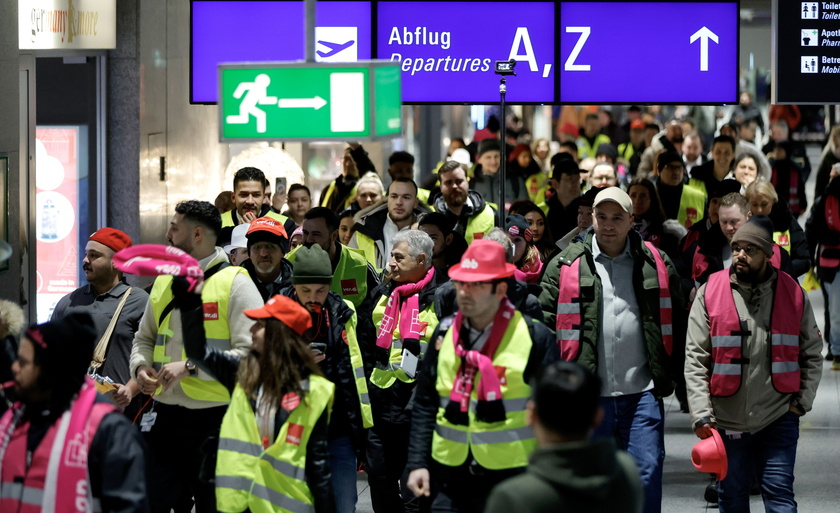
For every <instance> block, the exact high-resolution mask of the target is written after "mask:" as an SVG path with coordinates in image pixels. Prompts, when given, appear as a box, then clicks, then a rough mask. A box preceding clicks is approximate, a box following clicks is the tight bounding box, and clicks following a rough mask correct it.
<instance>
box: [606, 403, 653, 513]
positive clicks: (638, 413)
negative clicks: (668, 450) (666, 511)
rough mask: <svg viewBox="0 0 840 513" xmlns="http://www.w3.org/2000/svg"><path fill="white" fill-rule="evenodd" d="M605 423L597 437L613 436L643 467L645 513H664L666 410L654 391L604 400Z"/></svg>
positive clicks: (640, 467) (640, 468) (641, 471)
mask: <svg viewBox="0 0 840 513" xmlns="http://www.w3.org/2000/svg"><path fill="white" fill-rule="evenodd" d="M601 408H603V409H604V421H603V422H601V425H600V426H598V427H597V428H596V429H595V437H596V438H601V437H604V438H605V437H613V438H615V440H616V442H617V443H618V446H619V448H621V449H623V450H625V451H627V452H628V453H630V456H632V457H633V459H634V460H635V461H636V465H637V466H638V467H639V474H640V476H641V478H642V486H643V487H644V493H645V505H644V510H643V511H644V513H659V512H660V511H662V464H663V463H664V462H665V410H664V408H663V406H662V401H658V400H657V399H656V398H655V397H654V396H653V393H652V392H642V393H641V394H631V395H624V396H619V397H602V398H601Z"/></svg>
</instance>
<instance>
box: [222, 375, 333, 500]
mask: <svg viewBox="0 0 840 513" xmlns="http://www.w3.org/2000/svg"><path fill="white" fill-rule="evenodd" d="M304 389H307V390H308V393H307V394H306V396H305V397H304V398H302V399H301V401H300V403H299V404H298V406H297V407H296V408H295V409H294V410H292V412H291V413H290V414H289V418H288V419H287V420H286V422H285V423H284V424H283V426H282V427H281V428H280V432H279V433H278V435H277V439H276V440H274V443H272V444H271V445H270V446H269V447H268V449H264V448H263V445H262V441H261V440H262V439H261V437H260V431H259V427H258V426H257V421H256V416H255V414H254V409H253V408H252V407H251V403H250V401H249V399H248V397H247V396H246V395H245V391H244V390H243V389H242V387H241V386H239V385H238V384H237V385H236V388H234V390H233V397H232V398H231V401H230V406H229V407H228V410H227V413H225V418H224V420H222V429H221V432H220V433H219V452H218V458H217V460H216V508H217V509H218V510H219V511H222V512H225V513H239V512H241V511H245V510H246V509H250V510H251V511H253V512H255V513H257V512H260V513H261V512H265V513H270V512H277V511H282V512H291V513H309V512H314V511H315V508H314V507H313V503H314V500H313V498H312V491H311V490H310V489H309V485H308V484H307V483H306V448H307V445H308V444H309V438H310V436H311V435H312V429H313V428H314V427H315V425H316V424H317V422H318V419H320V418H321V415H323V413H324V410H327V411H329V410H331V409H332V402H333V396H334V393H335V385H333V384H332V383H331V382H330V381H329V380H327V379H325V378H322V377H321V376H310V377H309V379H308V380H306V381H305V382H304Z"/></svg>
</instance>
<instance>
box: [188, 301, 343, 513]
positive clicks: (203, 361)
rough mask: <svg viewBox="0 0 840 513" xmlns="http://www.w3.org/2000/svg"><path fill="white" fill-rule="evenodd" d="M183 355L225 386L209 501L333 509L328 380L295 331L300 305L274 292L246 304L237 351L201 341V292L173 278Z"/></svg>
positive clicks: (301, 319) (302, 314)
mask: <svg viewBox="0 0 840 513" xmlns="http://www.w3.org/2000/svg"><path fill="white" fill-rule="evenodd" d="M173 289H180V291H177V290H175V301H176V306H177V307H178V308H179V309H180V310H181V319H182V324H183V326H182V329H183V331H184V341H185V346H186V347H185V349H186V353H187V356H188V357H189V360H190V361H191V362H193V363H195V365H196V366H197V367H198V368H200V369H201V370H202V371H204V372H206V373H208V374H210V375H211V376H212V377H214V378H215V379H217V380H218V381H219V382H220V383H221V384H223V385H224V386H225V387H227V389H228V390H229V391H230V392H231V401H230V406H229V408H228V411H227V413H226V414H225V417H224V420H223V421H222V427H221V432H220V434H219V449H218V453H217V461H216V479H215V482H216V507H217V509H218V510H219V511H222V512H230V513H239V512H242V511H252V512H266V513H268V512H277V511H279V512H297V511H311V512H314V513H326V512H334V511H335V501H334V498H333V493H332V486H331V484H330V468H329V463H328V458H329V453H328V449H327V426H328V423H329V414H330V411H331V410H332V401H333V394H334V385H333V384H332V383H331V382H329V381H328V380H327V379H326V378H324V377H323V376H322V375H321V371H320V369H319V368H318V365H317V364H316V363H315V360H314V359H313V353H312V349H311V348H310V346H309V344H307V343H306V342H304V339H303V337H302V334H303V333H304V332H305V331H306V330H307V329H309V328H311V327H312V318H311V316H310V315H309V313H308V312H307V310H306V309H305V308H303V307H302V306H300V305H299V304H298V303H297V302H296V301H294V300H292V299H289V298H287V297H284V296H280V295H277V296H274V297H273V298H271V299H270V300H269V301H268V302H267V303H266V304H265V305H264V306H263V307H262V308H257V309H254V310H246V311H245V312H243V313H244V314H245V315H246V316H248V317H249V318H251V319H254V320H256V322H255V323H254V326H253V327H252V328H251V337H252V346H251V351H250V353H249V354H248V356H246V357H245V358H244V359H240V358H239V357H238V356H236V355H232V354H230V353H227V352H224V351H220V350H219V349H216V348H214V347H212V345H209V344H207V340H206V337H205V334H204V329H203V318H204V313H203V305H202V303H201V297H200V296H199V295H197V294H190V293H187V292H186V286H183V285H182V286H181V287H178V286H173Z"/></svg>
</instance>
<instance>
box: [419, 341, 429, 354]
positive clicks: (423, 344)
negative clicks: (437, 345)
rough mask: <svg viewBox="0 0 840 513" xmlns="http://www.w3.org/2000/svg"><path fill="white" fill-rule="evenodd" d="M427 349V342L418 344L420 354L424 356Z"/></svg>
mask: <svg viewBox="0 0 840 513" xmlns="http://www.w3.org/2000/svg"><path fill="white" fill-rule="evenodd" d="M428 348H429V343H428V342H422V341H421V342H420V352H421V353H423V354H426V349H428Z"/></svg>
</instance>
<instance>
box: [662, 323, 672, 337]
mask: <svg viewBox="0 0 840 513" xmlns="http://www.w3.org/2000/svg"><path fill="white" fill-rule="evenodd" d="M662 334H663V335H666V336H667V335H673V334H674V327H673V326H672V325H671V324H663V325H662Z"/></svg>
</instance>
